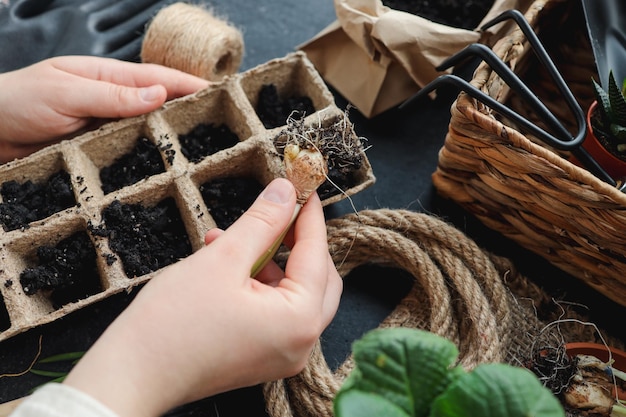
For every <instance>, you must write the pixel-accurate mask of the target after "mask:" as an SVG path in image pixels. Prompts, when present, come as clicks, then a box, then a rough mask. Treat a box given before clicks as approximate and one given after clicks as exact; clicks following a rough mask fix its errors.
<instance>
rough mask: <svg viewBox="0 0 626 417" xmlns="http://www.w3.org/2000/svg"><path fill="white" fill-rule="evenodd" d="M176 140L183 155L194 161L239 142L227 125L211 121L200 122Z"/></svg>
mask: <svg viewBox="0 0 626 417" xmlns="http://www.w3.org/2000/svg"><path fill="white" fill-rule="evenodd" d="M178 140H179V141H180V148H181V151H182V153H183V155H185V157H186V158H187V159H188V160H189V161H190V162H194V163H197V162H200V161H201V160H203V159H204V158H206V157H207V156H209V155H213V154H214V153H216V152H219V151H221V150H224V149H228V148H231V147H233V146H235V145H236V144H237V143H239V137H238V136H237V135H236V134H235V133H233V131H232V130H230V128H229V127H228V126H226V125H225V124H221V125H217V124H213V123H201V124H199V125H197V126H196V127H194V128H193V129H192V130H191V131H190V132H189V133H187V134H184V135H179V136H178Z"/></svg>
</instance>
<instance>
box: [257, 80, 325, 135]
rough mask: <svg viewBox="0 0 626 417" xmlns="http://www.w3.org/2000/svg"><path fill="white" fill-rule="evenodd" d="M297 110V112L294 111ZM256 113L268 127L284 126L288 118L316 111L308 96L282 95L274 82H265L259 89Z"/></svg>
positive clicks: (300, 116) (297, 117)
mask: <svg viewBox="0 0 626 417" xmlns="http://www.w3.org/2000/svg"><path fill="white" fill-rule="evenodd" d="M294 111H295V113H294ZM256 113H257V115H258V116H259V119H261V122H263V125H264V126H265V128H266V129H272V128H275V127H278V126H283V125H285V124H286V123H287V118H288V117H289V116H292V117H294V118H296V119H299V118H302V117H305V116H308V115H310V114H313V113H315V107H313V101H312V100H311V98H310V97H308V96H298V95H293V96H289V97H284V98H283V97H280V96H279V94H278V90H277V89H276V86H275V85H274V84H265V85H263V86H262V87H261V90H260V91H259V101H258V104H257V108H256Z"/></svg>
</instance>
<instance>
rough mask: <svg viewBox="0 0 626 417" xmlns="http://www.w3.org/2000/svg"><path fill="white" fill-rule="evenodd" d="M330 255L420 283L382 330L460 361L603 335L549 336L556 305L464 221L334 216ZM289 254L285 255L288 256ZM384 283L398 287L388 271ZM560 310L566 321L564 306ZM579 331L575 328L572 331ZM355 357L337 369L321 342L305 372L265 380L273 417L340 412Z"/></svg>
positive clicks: (396, 213)
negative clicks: (436, 339)
mask: <svg viewBox="0 0 626 417" xmlns="http://www.w3.org/2000/svg"><path fill="white" fill-rule="evenodd" d="M327 229H328V242H329V249H330V253H331V255H332V257H333V260H334V262H335V264H336V265H337V268H338V270H339V273H340V274H341V276H342V277H345V276H346V275H348V274H349V273H350V272H351V271H352V270H353V269H354V268H356V267H358V266H360V265H363V264H377V265H381V266H388V267H394V268H401V269H404V270H406V271H407V272H409V273H410V274H411V275H412V276H413V277H414V278H415V281H414V283H413V285H412V288H411V289H410V291H409V292H408V294H407V295H406V296H405V297H404V298H403V299H402V300H401V301H400V303H399V304H398V305H397V306H396V308H395V309H394V310H393V311H392V312H391V314H390V315H389V316H388V317H387V318H386V319H384V320H383V322H382V323H380V325H379V327H400V326H402V327H411V328H421V329H425V330H429V331H432V332H434V333H436V334H439V335H441V336H443V337H446V338H448V339H450V340H451V341H453V342H454V343H455V344H456V345H457V346H458V348H459V353H460V355H459V363H460V364H461V365H463V366H464V367H466V368H468V369H470V368H472V367H474V366H476V365H478V364H479V363H484V362H508V363H517V364H519V361H520V360H523V358H526V357H528V355H529V354H530V352H529V351H528V350H529V349H530V346H531V345H532V342H533V341H536V340H537V339H538V338H539V337H541V338H543V339H547V338H557V339H559V340H561V339H565V340H574V339H576V340H591V339H595V336H594V331H593V330H592V329H586V328H582V329H581V328H580V326H578V327H571V328H570V330H568V328H567V326H564V327H560V328H559V334H558V335H556V336H555V335H551V334H549V335H546V334H540V333H541V332H542V329H545V323H544V322H542V321H541V320H540V319H539V318H538V316H537V310H538V309H543V310H546V308H547V309H550V308H551V307H549V306H554V302H553V300H552V299H551V297H550V296H548V295H547V294H545V293H544V292H543V291H542V290H541V289H540V288H538V287H537V286H536V285H534V284H532V283H531V282H529V281H528V280H526V279H525V278H524V277H523V276H521V275H520V274H519V273H518V272H517V271H516V270H515V268H514V266H513V265H512V263H511V262H510V261H509V260H508V259H505V258H502V257H498V256H495V255H493V254H490V253H488V252H485V251H484V250H482V249H481V248H480V247H478V245H477V244H476V243H475V242H474V241H472V240H471V239H469V238H468V237H467V236H466V235H464V234H463V233H462V232H461V231H459V230H458V229H456V228H455V227H454V226H452V225H450V224H448V223H446V222H444V221H443V220H441V219H439V218H437V217H434V216H431V215H428V214H423V213H416V212H411V211H408V210H392V209H380V210H365V211H361V212H359V213H358V214H350V215H347V216H345V217H342V218H339V219H332V220H329V221H328V222H327ZM286 255H287V254H283V256H284V257H286ZM380 285H381V286H384V285H393V283H389V282H388V281H386V280H385V279H384V277H381V280H380ZM555 310H558V311H555V312H554V314H553V315H551V313H550V312H548V313H547V314H546V315H545V317H546V318H547V319H551V317H563V315H564V314H565V313H564V310H563V309H562V308H560V307H559V308H557V309H555ZM568 332H569V333H568ZM353 367H354V364H353V361H352V358H351V357H349V358H348V359H347V360H346V361H345V362H344V363H343V364H342V365H341V366H339V368H338V369H336V370H335V371H332V370H331V369H330V368H329V366H328V364H327V363H326V360H325V359H324V355H323V353H322V351H321V347H320V344H319V343H318V344H317V345H316V347H315V348H314V350H313V352H312V354H311V357H310V360H309V362H308V364H307V366H306V367H305V369H304V370H303V371H302V372H301V373H300V374H298V375H297V376H295V377H293V378H288V379H285V380H281V381H275V382H271V383H268V384H265V386H264V395H265V400H266V407H267V411H268V414H269V415H270V416H271V417H293V416H298V417H306V416H310V417H313V416H315V417H332V416H333V412H332V401H333V398H334V396H335V393H336V392H337V390H338V389H339V387H340V386H341V383H342V382H343V380H344V379H345V377H346V376H347V375H348V374H349V373H350V371H351V370H352V369H353Z"/></svg>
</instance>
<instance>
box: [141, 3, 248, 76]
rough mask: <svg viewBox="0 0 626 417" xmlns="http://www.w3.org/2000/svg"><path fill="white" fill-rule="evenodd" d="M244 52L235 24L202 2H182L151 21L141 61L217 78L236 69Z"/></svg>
mask: <svg viewBox="0 0 626 417" xmlns="http://www.w3.org/2000/svg"><path fill="white" fill-rule="evenodd" d="M243 52H244V45H243V35H242V34H241V32H240V31H239V30H238V29H237V28H236V27H234V26H233V25H231V24H230V23H229V22H227V21H226V20H224V19H220V18H218V17H216V16H215V15H214V14H213V13H212V12H211V11H209V10H207V9H205V8H203V7H201V6H197V5H192V4H187V3H182V2H181V3H174V4H172V5H170V6H167V7H165V8H163V9H161V10H160V11H159V12H158V13H157V14H156V16H155V17H154V19H153V20H152V21H151V22H150V24H149V25H148V28H147V30H146V34H145V36H144V40H143V43H142V46H141V61H142V62H145V63H152V64H160V65H165V66H167V67H171V68H175V69H178V70H181V71H184V72H187V73H189V74H193V75H196V76H198V77H201V78H204V79H207V80H209V81H220V80H221V79H222V78H224V77H225V76H227V75H230V74H233V73H235V72H236V71H237V70H238V69H239V66H240V64H241V61H242V58H243Z"/></svg>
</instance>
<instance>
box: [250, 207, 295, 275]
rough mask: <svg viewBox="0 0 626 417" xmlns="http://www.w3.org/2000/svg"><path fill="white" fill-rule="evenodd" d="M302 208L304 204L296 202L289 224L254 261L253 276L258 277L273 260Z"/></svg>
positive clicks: (251, 273)
mask: <svg viewBox="0 0 626 417" xmlns="http://www.w3.org/2000/svg"><path fill="white" fill-rule="evenodd" d="M301 208H302V204H300V203H298V204H296V207H295V208H294V210H293V214H292V215H291V220H289V224H287V227H285V229H284V230H283V231H282V233H281V234H280V236H278V238H277V239H276V240H275V241H274V243H273V244H272V246H270V248H269V249H268V250H267V251H266V252H265V253H264V254H263V255H262V256H261V257H260V258H259V259H258V260H257V261H256V262H255V263H254V265H252V271H251V272H250V276H251V277H252V278H254V277H256V276H257V275H258V274H259V272H261V270H262V269H263V268H265V266H266V265H267V264H268V263H269V262H270V261H271V260H272V258H273V257H274V255H276V251H278V248H279V247H280V245H281V243H283V239H285V235H287V232H288V231H289V229H290V228H291V226H293V223H294V222H295V221H296V218H297V217H298V214H300V209H301Z"/></svg>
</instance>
